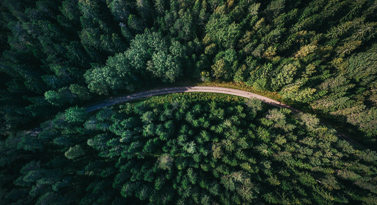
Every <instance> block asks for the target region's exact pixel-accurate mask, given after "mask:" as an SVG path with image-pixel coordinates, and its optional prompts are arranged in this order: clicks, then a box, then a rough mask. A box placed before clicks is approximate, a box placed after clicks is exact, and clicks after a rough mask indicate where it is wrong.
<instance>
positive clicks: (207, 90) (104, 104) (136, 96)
mask: <svg viewBox="0 0 377 205" xmlns="http://www.w3.org/2000/svg"><path fill="white" fill-rule="evenodd" d="M183 92H187V93H189V92H205V93H222V94H228V95H235V96H240V97H244V98H257V99H259V100H261V101H263V102H264V103H267V104H271V105H274V106H278V107H285V108H288V109H290V110H292V111H294V112H299V111H298V110H296V109H293V108H291V107H289V106H288V105H285V104H282V103H280V102H278V101H276V100H273V99H271V98H268V97H264V96H261V95H258V94H255V93H251V92H247V91H243V90H236V89H231V88H222V87H207V86H193V87H174V88H164V89H157V90H150V91H145V92H140V93H135V94H131V95H126V96H121V97H117V98H112V99H107V100H105V101H103V102H101V103H98V104H95V105H92V106H90V107H87V108H86V109H87V112H92V111H95V110H99V109H101V108H104V107H107V106H111V105H115V104H118V103H123V102H128V101H132V100H137V99H140V98H147V97H151V96H156V95H165V94H171V93H183Z"/></svg>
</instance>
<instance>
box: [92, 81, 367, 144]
mask: <svg viewBox="0 0 377 205" xmlns="http://www.w3.org/2000/svg"><path fill="white" fill-rule="evenodd" d="M190 92H204V93H221V94H228V95H235V96H240V97H244V98H256V99H259V100H261V101H262V102H264V103H266V104H270V105H273V106H276V107H281V108H287V109H290V110H292V112H294V113H300V112H301V111H299V110H296V109H294V108H292V107H290V106H288V105H286V104H283V103H281V102H278V101H276V100H273V99H271V98H268V97H265V96H262V95H258V94H255V93H252V92H248V91H243V90H237V89H231V88H223V87H209V86H191V87H173V88H162V89H156V90H150V91H144V92H139V93H134V94H130V95H125V96H121V97H116V98H110V99H107V100H104V101H102V102H100V103H97V104H94V105H91V106H89V107H87V108H86V111H87V112H93V111H96V110H99V109H101V108H104V107H108V106H112V105H116V104H119V103H124V102H129V101H133V100H137V99H141V98H147V97H152V96H156V95H166V94H172V93H190ZM321 124H323V123H321ZM337 136H338V137H340V138H343V139H345V140H347V141H349V142H351V143H353V144H356V145H359V146H360V147H363V148H366V147H365V146H363V145H361V144H360V143H358V142H356V141H355V140H353V139H351V138H350V137H347V136H346V135H345V134H343V133H340V132H337Z"/></svg>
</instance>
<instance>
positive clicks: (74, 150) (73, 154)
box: [64, 145, 85, 160]
mask: <svg viewBox="0 0 377 205" xmlns="http://www.w3.org/2000/svg"><path fill="white" fill-rule="evenodd" d="M84 154H85V152H84V150H83V149H82V148H81V146H80V145H75V146H73V147H70V148H69V149H68V151H66V152H65V153H64V156H65V157H67V158H68V159H71V160H73V159H76V158H78V157H80V156H82V155H84Z"/></svg>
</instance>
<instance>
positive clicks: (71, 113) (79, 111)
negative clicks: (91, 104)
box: [64, 106, 88, 123]
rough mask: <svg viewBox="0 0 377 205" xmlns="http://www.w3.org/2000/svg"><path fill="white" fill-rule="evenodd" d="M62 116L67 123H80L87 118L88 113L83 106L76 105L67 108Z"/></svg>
mask: <svg viewBox="0 0 377 205" xmlns="http://www.w3.org/2000/svg"><path fill="white" fill-rule="evenodd" d="M64 116H65V119H66V120H67V121H68V122H69V123H77V122H79V123H82V122H85V120H86V119H87V118H88V113H87V112H86V109H85V108H79V107H78V106H76V107H71V108H69V109H67V110H66V111H65V113H64Z"/></svg>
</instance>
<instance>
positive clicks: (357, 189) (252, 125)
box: [0, 94, 377, 204]
mask: <svg viewBox="0 0 377 205" xmlns="http://www.w3.org/2000/svg"><path fill="white" fill-rule="evenodd" d="M212 95H213V96H211V95H209V94H175V95H173V97H172V96H168V97H154V98H152V99H151V100H148V101H142V102H137V103H133V104H128V103H127V104H124V105H120V106H118V107H115V108H105V109H102V110H100V111H99V112H97V113H95V114H92V115H89V114H88V113H86V112H85V109H84V108H79V107H72V108H69V109H67V110H66V111H65V112H62V113H60V114H58V115H57V116H56V117H55V118H54V119H53V120H50V121H47V122H45V123H43V125H42V127H41V129H42V131H41V132H40V133H38V134H36V133H33V132H24V133H22V134H21V133H19V134H18V135H15V136H10V138H9V139H8V140H7V141H6V142H5V145H6V147H7V148H8V149H9V151H8V153H7V155H6V156H4V155H3V156H2V158H1V159H2V160H1V164H0V165H1V166H5V167H7V166H11V167H12V169H6V170H2V171H1V172H0V173H1V175H2V177H1V179H2V184H3V185H5V186H4V187H7V188H5V189H3V190H1V191H2V193H3V194H4V193H5V194H4V196H2V197H3V198H2V202H6V204H11V203H14V204H34V203H35V204H276V203H279V204H376V202H377V181H376V174H377V153H376V152H375V151H370V150H357V149H354V148H353V146H352V145H350V144H349V143H348V142H346V141H344V140H342V139H338V138H337V137H336V135H335V130H333V129H330V128H327V127H325V126H323V125H320V124H319V120H318V119H317V118H315V117H314V116H313V115H310V114H298V115H297V114H296V115H293V114H291V111H290V110H287V109H278V108H271V107H270V108H269V107H266V106H265V105H264V106H263V104H262V103H261V101H259V100H246V101H245V102H244V101H243V100H242V99H240V98H236V97H227V96H225V95H224V96H219V95H218V94H217V95H215V94H212ZM36 138H37V139H38V140H36ZM15 153H17V155H15ZM15 171H18V172H20V174H14V173H13V172H15ZM9 187H12V188H9Z"/></svg>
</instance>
